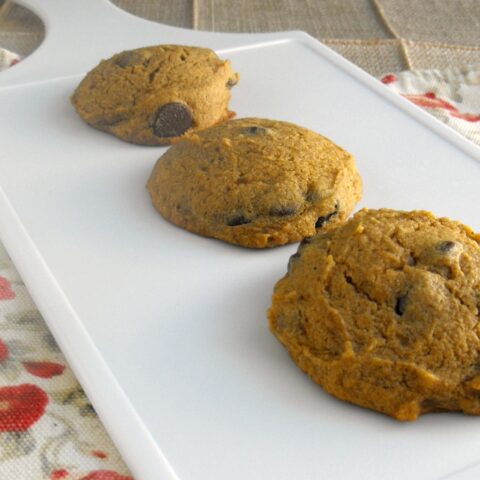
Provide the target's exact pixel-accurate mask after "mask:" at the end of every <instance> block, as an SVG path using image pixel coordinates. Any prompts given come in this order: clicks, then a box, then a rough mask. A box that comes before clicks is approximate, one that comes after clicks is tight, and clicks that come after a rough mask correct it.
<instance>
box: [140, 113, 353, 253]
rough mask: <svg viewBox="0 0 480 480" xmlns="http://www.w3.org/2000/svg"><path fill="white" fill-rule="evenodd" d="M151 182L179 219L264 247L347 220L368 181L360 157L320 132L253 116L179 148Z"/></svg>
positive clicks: (207, 232)
mask: <svg viewBox="0 0 480 480" xmlns="http://www.w3.org/2000/svg"><path fill="white" fill-rule="evenodd" d="M147 187H148V190H149V191H150V195H151V198H152V203H153V205H154V206H155V208H156V209H157V210H158V211H159V212H160V214H161V215H163V217H165V218H166V219H167V220H169V221H171V222H172V223H174V224H176V225H178V226H180V227H183V228H185V229H187V230H189V231H191V232H195V233H198V234H200V235H204V236H207V237H214V238H218V239H220V240H224V241H226V242H230V243H234V244H238V245H242V246H244V247H251V248H264V247H273V246H275V245H282V244H285V243H289V242H295V241H298V240H300V239H302V238H303V237H305V236H308V235H313V234H314V233H315V232H316V231H318V230H320V229H324V228H329V227H330V226H334V225H337V224H339V223H341V222H343V221H344V220H345V218H346V217H347V215H348V214H349V213H350V211H351V210H352V208H353V207H354V205H355V203H356V202H357V201H358V199H359V198H360V193H361V180H360V176H359V174H358V172H357V170H356V168H355V162H354V159H353V157H352V156H351V155H350V154H349V153H347V152H346V151H345V150H343V149H341V148H340V147H338V146H337V145H335V144H334V143H332V142H331V141H330V140H328V139H326V138H325V137H322V136H321V135H319V134H318V133H314V132H312V131H310V130H307V129H305V128H302V127H298V126H296V125H293V124H291V123H286V122H280V121H275V120H266V119H259V118H245V119H239V120H234V121H231V122H228V123H225V124H223V125H218V126H215V127H212V128H209V129H206V130H203V131H201V132H198V133H196V134H194V135H190V136H189V137H188V138H186V139H184V140H182V141H181V142H179V143H177V144H176V145H174V146H173V147H171V148H170V149H169V150H168V151H167V152H166V153H165V154H164V155H163V156H162V157H161V158H160V159H159V160H158V162H157V164H156V165H155V168H154V170H153V172H152V174H151V176H150V179H149V181H148V185H147Z"/></svg>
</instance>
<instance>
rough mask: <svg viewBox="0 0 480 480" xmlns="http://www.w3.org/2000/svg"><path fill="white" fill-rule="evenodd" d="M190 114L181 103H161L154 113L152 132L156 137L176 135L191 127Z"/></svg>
mask: <svg viewBox="0 0 480 480" xmlns="http://www.w3.org/2000/svg"><path fill="white" fill-rule="evenodd" d="M192 125H193V119H192V114H191V112H190V110H189V109H188V107H187V106H186V105H183V104H182V103H177V102H176V103H167V104H165V105H162V106H161V107H160V108H159V109H158V110H157V113H156V114H155V120H154V122H153V126H152V129H153V133H154V134H155V135H156V136H157V137H162V138H164V137H178V136H180V135H182V134H183V133H185V132H186V131H187V130H188V129H190V128H192Z"/></svg>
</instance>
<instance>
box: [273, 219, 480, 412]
mask: <svg viewBox="0 0 480 480" xmlns="http://www.w3.org/2000/svg"><path fill="white" fill-rule="evenodd" d="M269 319H270V328H271V330H272V332H273V333H274V335H275V336H276V337H277V338H278V340H280V342H281V343H282V344H283V345H284V346H285V347H286V348H287V349H288V351H289V353H290V355H291V356H292V358H293V360H294V361H295V362H296V363H297V364H298V366H299V367H300V368H301V369H302V370H304V371H305V372H306V373H307V374H308V375H309V376H310V377H312V379H313V380H315V382H317V383H318V384H320V385H321V386H322V387H323V388H324V389H325V390H326V391H327V392H329V393H331V394H332V395H335V396H336V397H338V398H341V399H343V400H347V401H349V402H352V403H356V404H358V405H361V406H363V407H367V408H371V409H373V410H378V411H379V412H383V413H386V414H388V415H391V416H392V417H395V418H396V419H397V420H415V419H416V418H417V416H418V415H420V414H422V413H427V412H432V411H444V410H452V411H463V412H465V413H468V414H472V415H479V414H480V339H479V335H480V235H478V234H475V233H473V232H472V230H470V229H469V228H468V227H465V226H463V225H461V224H460V223H457V222H454V221H452V220H449V219H446V218H436V217H434V216H433V215H432V214H430V213H428V212H422V211H416V212H398V211H394V210H362V211H360V212H359V213H357V214H356V215H355V216H354V217H353V218H352V219H350V220H349V221H348V222H346V223H345V224H344V225H342V226H341V227H339V228H338V229H336V230H332V231H328V232H326V233H320V234H318V235H316V236H314V237H312V238H311V239H308V240H307V241H305V242H303V243H302V244H301V245H300V247H299V249H298V252H297V253H296V254H295V255H293V257H291V259H290V263H289V268H288V273H287V275H286V276H285V277H284V278H282V279H281V280H280V281H279V282H278V283H277V285H276V286H275V291H274V295H273V304H272V307H271V309H270V311H269Z"/></svg>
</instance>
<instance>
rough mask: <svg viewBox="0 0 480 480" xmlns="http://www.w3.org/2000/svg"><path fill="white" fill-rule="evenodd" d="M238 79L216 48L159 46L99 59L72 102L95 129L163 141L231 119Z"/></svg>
mask: <svg viewBox="0 0 480 480" xmlns="http://www.w3.org/2000/svg"><path fill="white" fill-rule="evenodd" d="M237 81H238V74H237V73H235V72H233V71H232V69H231V67H230V62H229V61H228V60H221V59H219V58H218V57H217V55H216V54H215V53H214V52H213V51H212V50H209V49H207V48H197V47H184V46H181V45H159V46H156V47H145V48H138V49H136V50H127V51H125V52H122V53H118V54H116V55H114V56H113V57H112V58H109V59H108V60H103V61H101V62H100V64H99V65H97V66H96V67H95V68H94V69H93V70H91V71H90V72H89V73H88V74H87V75H86V77H85V78H84V79H83V80H82V81H81V83H80V85H79V86H78V87H77V89H76V90H75V93H74V94H73V96H72V99H71V100H72V104H73V105H74V106H75V108H76V110H77V112H78V113H79V115H80V116H81V117H82V118H83V120H85V121H86V122H87V123H88V124H89V125H91V126H93V127H95V128H98V129H100V130H103V131H105V132H109V133H111V134H113V135H115V136H117V137H119V138H121V139H123V140H127V141H129V142H133V143H139V144H143V145H164V144H169V143H172V142H174V141H176V140H178V138H180V137H182V136H183V135H185V134H187V133H189V132H192V131H195V130H200V129H202V128H206V127H210V126H211V125H214V124H216V123H220V122H223V121H225V120H228V119H229V118H231V117H232V116H233V115H234V113H233V112H230V111H228V108H227V107H228V102H229V100H230V96H231V95H230V89H231V88H232V87H233V86H234V85H235V84H236V83H237Z"/></svg>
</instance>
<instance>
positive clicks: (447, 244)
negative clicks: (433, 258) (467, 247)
mask: <svg viewBox="0 0 480 480" xmlns="http://www.w3.org/2000/svg"><path fill="white" fill-rule="evenodd" d="M454 247H455V242H451V241H450V240H446V241H444V242H440V243H437V245H436V246H435V248H436V249H437V250H438V251H439V252H441V253H448V252H450V251H451V250H452V249H453V248H454Z"/></svg>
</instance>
